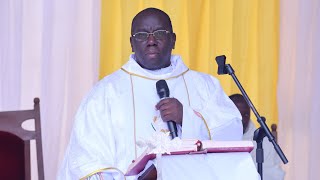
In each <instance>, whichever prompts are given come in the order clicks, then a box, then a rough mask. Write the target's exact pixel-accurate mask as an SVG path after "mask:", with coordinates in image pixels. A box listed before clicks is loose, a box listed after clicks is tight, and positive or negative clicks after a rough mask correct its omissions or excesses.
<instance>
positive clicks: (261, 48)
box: [100, 0, 279, 125]
mask: <svg viewBox="0 0 320 180" xmlns="http://www.w3.org/2000/svg"><path fill="white" fill-rule="evenodd" d="M147 7H156V8H159V9H162V10H164V11H165V12H166V13H168V14H169V16H170V17H171V20H172V24H173V30H174V32H175V33H176V34H177V42H176V46H175V47H176V48H175V50H174V51H173V53H174V54H180V55H181V56H182V58H183V59H184V61H185V63H186V65H188V66H189V67H190V68H191V69H194V70H198V71H201V72H205V73H208V74H212V75H214V76H216V77H217V78H218V79H219V80H220V82H221V84H222V86H223V88H224V90H225V92H226V93H227V94H228V95H230V94H232V93H239V90H238V88H237V86H236V85H235V83H234V82H233V80H232V78H231V76H229V75H224V76H217V65H216V62H215V57H216V56H218V55H222V54H225V55H226V56H227V63H229V64H231V65H232V67H233V68H234V70H235V71H236V75H237V77H238V79H239V80H240V82H241V83H242V85H243V87H244V88H245V90H246V91H247V93H248V95H249V97H250V98H251V101H252V102H253V104H254V105H255V106H256V108H257V110H258V111H259V113H260V115H263V116H265V117H266V118H267V124H268V125H270V124H272V123H277V122H278V114H277V101H276V89H277V79H278V56H279V52H278V49H279V2H278V0H268V1H257V0H241V1H239V0H174V1H173V0H102V22H101V23H102V24H101V62H100V78H102V77H104V76H106V75H108V74H110V73H112V72H113V71H115V70H117V69H119V68H120V67H121V66H122V65H123V64H124V63H125V62H126V61H127V60H128V57H129V55H130V53H131V48H130V42H129V38H130V29H131V21H132V18H133V17H134V16H135V15H136V14H137V13H138V12H139V11H141V10H142V9H144V8H147ZM251 115H252V116H251V118H252V120H253V121H254V122H255V117H254V115H253V114H251Z"/></svg>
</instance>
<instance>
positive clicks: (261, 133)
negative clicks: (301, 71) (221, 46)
mask: <svg viewBox="0 0 320 180" xmlns="http://www.w3.org/2000/svg"><path fill="white" fill-rule="evenodd" d="M216 61H217V63H218V74H219V75H220V74H229V75H231V76H232V78H233V80H234V82H235V83H236V84H237V86H238V88H239V90H240V91H241V93H242V95H243V97H244V99H245V100H246V102H247V104H248V105H249V107H250V109H251V110H252V111H253V113H254V115H255V116H256V118H257V121H258V123H259V124H260V127H259V128H258V129H257V130H256V131H255V132H254V137H253V140H255V141H256V142H257V150H256V162H257V164H258V173H259V174H260V177H261V180H263V176H262V175H263V174H262V173H263V170H262V163H263V160H264V159H263V147H262V143H263V138H264V137H265V136H267V137H268V139H269V141H270V142H271V143H272V144H273V147H274V149H275V150H276V152H277V154H278V155H279V157H280V158H281V160H282V162H283V163H284V164H287V163H288V159H287V158H286V156H285V155H284V153H283V152H282V150H281V148H280V146H279V145H278V144H277V142H276V141H275V139H274V136H273V135H272V134H271V132H270V129H269V128H268V126H267V125H266V123H265V121H266V119H265V118H264V117H262V116H260V115H259V113H258V111H257V110H256V108H255V107H254V105H253V104H252V102H251V100H250V98H249V96H248V95H247V93H246V91H245V90H244V88H243V87H242V85H241V84H240V82H239V80H238V78H237V77H236V75H235V74H234V72H235V71H234V70H233V68H232V67H231V65H230V64H227V65H226V64H225V61H226V56H224V55H222V56H217V57H216Z"/></svg>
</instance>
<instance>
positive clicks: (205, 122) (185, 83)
mask: <svg viewBox="0 0 320 180" xmlns="http://www.w3.org/2000/svg"><path fill="white" fill-rule="evenodd" d="M182 78H183V81H184V85H185V87H186V91H187V95H188V101H189V106H190V107H191V102H190V96H189V91H188V86H187V82H186V80H185V78H184V74H183V75H182ZM198 113H199V112H198ZM199 115H200V117H201V119H202V120H203V122H204V124H205V125H206V128H207V131H208V135H209V139H210V140H211V133H210V129H209V126H208V124H207V121H206V120H205V119H204V118H203V116H202V114H200V113H199Z"/></svg>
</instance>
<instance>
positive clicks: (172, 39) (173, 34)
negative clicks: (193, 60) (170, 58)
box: [171, 33, 177, 49]
mask: <svg viewBox="0 0 320 180" xmlns="http://www.w3.org/2000/svg"><path fill="white" fill-rule="evenodd" d="M171 37H172V38H171V43H172V49H174V46H175V45H176V38H177V37H176V33H172V36H171Z"/></svg>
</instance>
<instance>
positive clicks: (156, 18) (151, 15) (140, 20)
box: [131, 9, 171, 32]
mask: <svg viewBox="0 0 320 180" xmlns="http://www.w3.org/2000/svg"><path fill="white" fill-rule="evenodd" d="M131 28H132V29H131V31H134V32H137V31H142V30H143V31H154V30H158V29H166V30H171V21H170V18H169V17H168V15H167V14H166V13H164V12H162V11H160V10H158V9H146V10H144V11H141V12H140V13H138V14H137V15H136V16H135V17H134V19H133V20H132V27H131Z"/></svg>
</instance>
